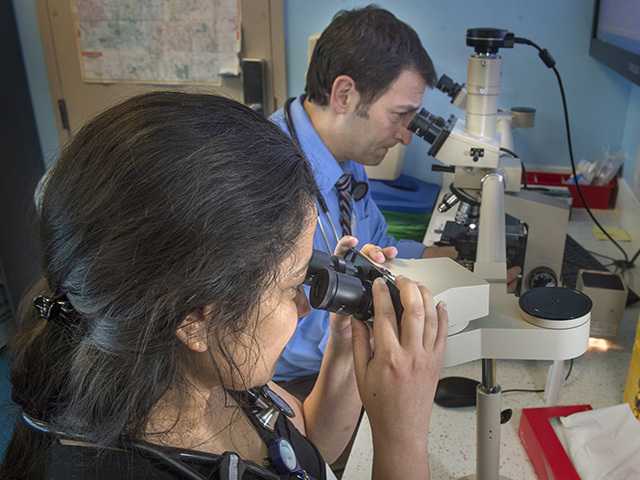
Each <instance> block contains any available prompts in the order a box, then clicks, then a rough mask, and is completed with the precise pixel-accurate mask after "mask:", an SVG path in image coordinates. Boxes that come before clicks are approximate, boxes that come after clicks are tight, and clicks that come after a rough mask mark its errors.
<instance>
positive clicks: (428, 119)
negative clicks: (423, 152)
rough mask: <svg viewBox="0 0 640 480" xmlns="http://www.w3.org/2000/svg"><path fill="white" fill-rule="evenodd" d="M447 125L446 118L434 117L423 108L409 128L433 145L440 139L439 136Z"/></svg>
mask: <svg viewBox="0 0 640 480" xmlns="http://www.w3.org/2000/svg"><path fill="white" fill-rule="evenodd" d="M445 125H446V121H445V119H444V118H442V117H438V116H437V115H433V114H432V113H429V112H428V111H427V110H425V109H424V108H422V109H421V110H420V111H419V112H418V113H416V115H415V117H413V119H412V120H411V122H409V126H408V127H407V128H408V129H409V131H411V132H413V133H415V134H416V135H418V136H419V137H420V138H422V139H423V140H425V141H426V142H427V143H429V144H432V143H433V142H434V141H435V139H436V138H438V135H440V133H441V132H442V129H443V128H444V126H445Z"/></svg>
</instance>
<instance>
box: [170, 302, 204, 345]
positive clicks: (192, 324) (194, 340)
mask: <svg viewBox="0 0 640 480" xmlns="http://www.w3.org/2000/svg"><path fill="white" fill-rule="evenodd" d="M176 336H177V337H178V339H179V340H180V341H181V342H182V343H184V344H185V345H186V347H187V348H188V349H189V350H192V351H194V352H199V353H202V352H206V351H207V350H208V349H209V339H208V336H207V322H206V317H205V314H204V312H203V311H202V310H200V309H198V310H194V311H193V312H191V313H190V314H188V315H187V316H186V317H184V320H182V322H181V323H180V326H179V327H178V329H177V330H176Z"/></svg>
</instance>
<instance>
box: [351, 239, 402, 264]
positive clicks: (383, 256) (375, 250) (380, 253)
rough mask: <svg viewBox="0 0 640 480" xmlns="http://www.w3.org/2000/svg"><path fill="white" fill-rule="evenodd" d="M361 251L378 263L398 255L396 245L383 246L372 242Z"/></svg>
mask: <svg viewBox="0 0 640 480" xmlns="http://www.w3.org/2000/svg"><path fill="white" fill-rule="evenodd" d="M360 251H361V252H362V253H363V254H364V255H366V256H367V257H369V258H370V259H371V260H373V261H374V262H376V263H384V262H386V261H387V260H392V259H394V258H396V256H397V255H398V249H397V248H396V247H384V248H383V247H379V246H377V245H373V244H372V243H367V244H366V245H365V246H364V247H362V249H361V250H360Z"/></svg>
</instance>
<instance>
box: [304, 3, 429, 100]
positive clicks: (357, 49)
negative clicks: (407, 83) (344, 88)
mask: <svg viewBox="0 0 640 480" xmlns="http://www.w3.org/2000/svg"><path fill="white" fill-rule="evenodd" d="M404 70H413V71H415V72H417V73H418V74H419V75H420V76H421V77H422V78H423V79H424V81H425V82H426V84H427V85H428V86H429V87H433V85H435V83H436V72H435V69H434V67H433V63H432V62H431V58H429V55H428V54H427V52H426V50H425V49H424V47H423V46H422V43H421V42H420V39H419V38H418V34H417V33H416V32H415V30H414V29H413V28H411V27H410V26H409V25H407V24H406V23H404V22H402V21H400V20H398V19H397V18H396V17H395V16H394V15H393V14H392V13H391V12H389V11H387V10H384V9H381V8H378V7H376V6H374V5H369V6H367V7H364V8H358V9H353V10H342V11H340V12H338V13H337V14H336V15H335V16H334V17H333V20H332V21H331V23H330V24H329V26H328V27H327V28H326V29H325V30H324V31H323V32H322V35H320V38H319V39H318V42H317V43H316V46H315V48H314V49H313V54H312V56H311V62H310V63H309V69H308V71H307V85H306V87H305V94H306V96H307V98H308V99H309V100H310V101H311V102H313V103H315V104H317V105H328V103H329V97H330V95H331V86H332V85H333V82H334V80H335V79H336V78H337V77H338V76H340V75H348V76H350V77H351V78H352V79H353V80H354V82H355V84H356V88H357V90H358V93H359V94H360V96H361V98H362V100H361V104H360V106H361V107H364V108H366V107H367V106H368V105H370V104H371V103H373V102H374V101H375V100H377V99H378V98H379V97H380V96H381V95H382V94H384V92H386V91H387V89H388V88H389V87H390V86H391V83H393V81H394V80H396V79H397V78H398V76H399V75H400V74H401V73H402V72H403V71H404Z"/></svg>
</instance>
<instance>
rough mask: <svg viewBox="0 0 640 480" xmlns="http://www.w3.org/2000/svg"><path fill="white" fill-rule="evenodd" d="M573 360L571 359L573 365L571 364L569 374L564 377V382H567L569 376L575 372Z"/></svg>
mask: <svg viewBox="0 0 640 480" xmlns="http://www.w3.org/2000/svg"><path fill="white" fill-rule="evenodd" d="M573 360H574V359H573V358H572V359H571V363H569V371H568V372H567V374H566V375H565V377H564V381H565V382H566V381H567V380H569V376H570V375H571V372H572V371H573Z"/></svg>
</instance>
